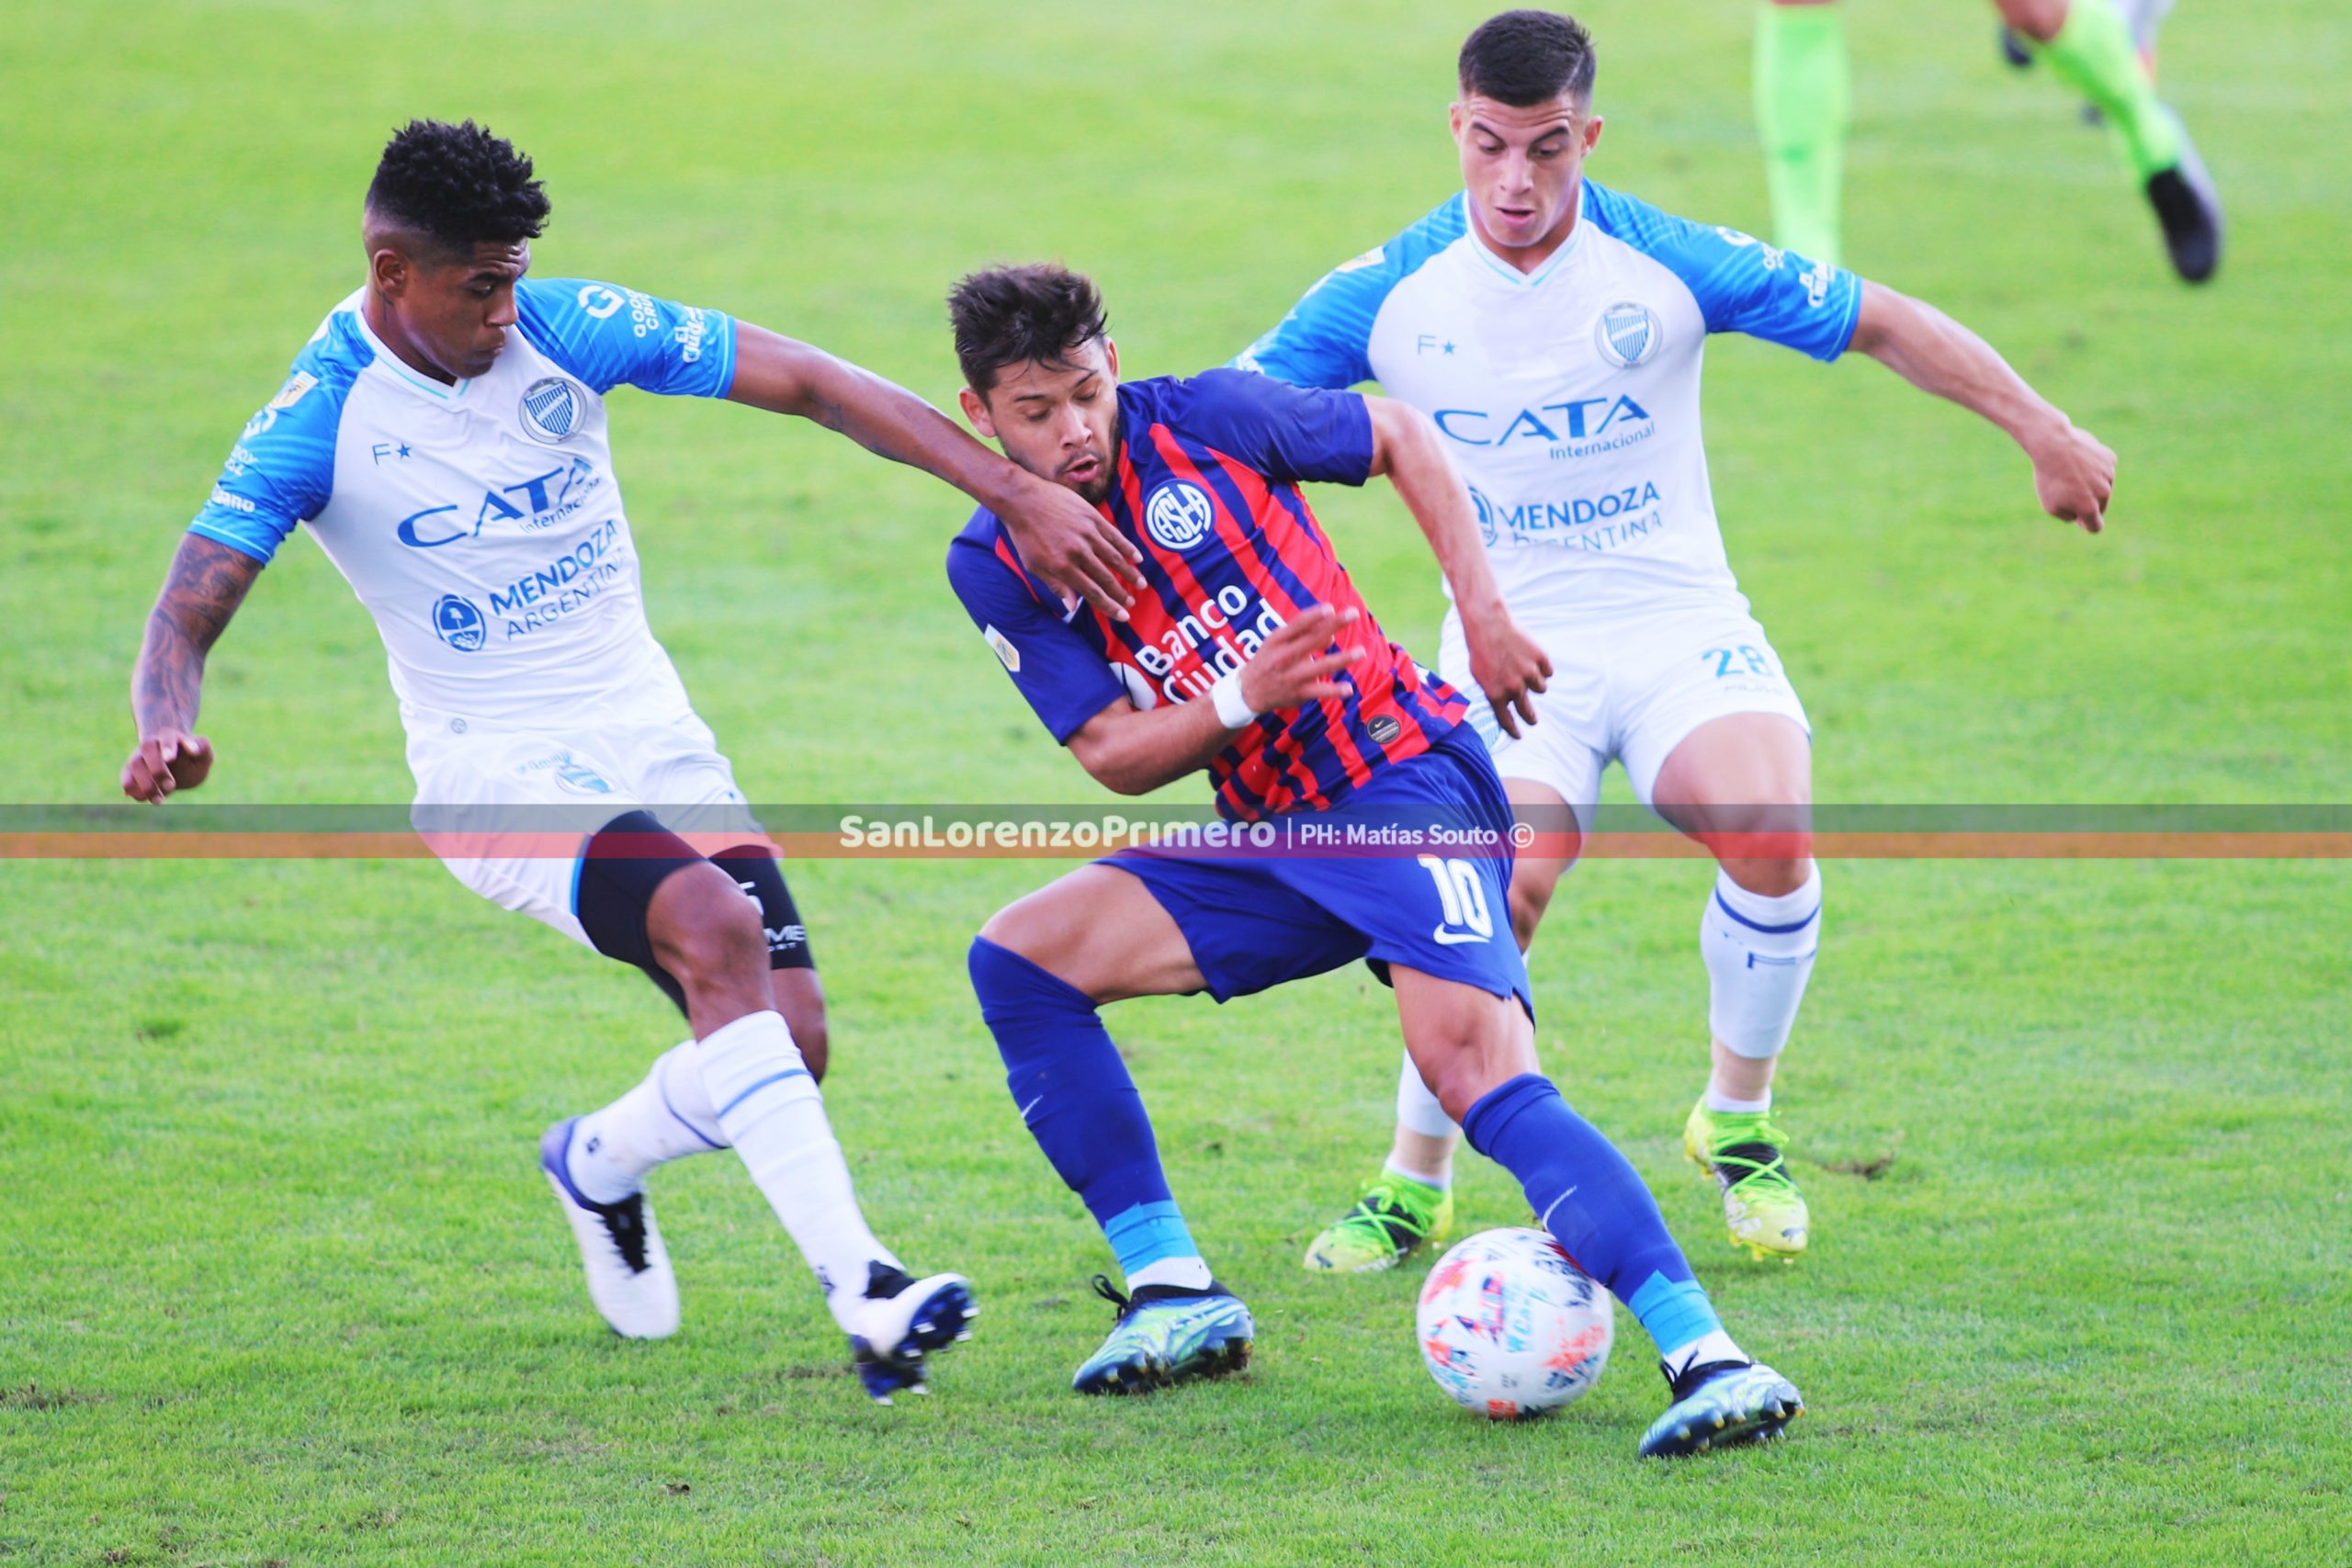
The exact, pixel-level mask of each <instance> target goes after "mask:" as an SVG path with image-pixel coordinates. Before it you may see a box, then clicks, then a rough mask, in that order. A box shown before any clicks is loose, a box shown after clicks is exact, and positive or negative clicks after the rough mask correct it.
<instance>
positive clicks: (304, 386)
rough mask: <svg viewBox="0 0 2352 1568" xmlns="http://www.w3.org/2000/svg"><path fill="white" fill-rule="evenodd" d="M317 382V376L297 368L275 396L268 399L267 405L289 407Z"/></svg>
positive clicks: (281, 407) (297, 401)
mask: <svg viewBox="0 0 2352 1568" xmlns="http://www.w3.org/2000/svg"><path fill="white" fill-rule="evenodd" d="M318 384H319V378H317V377H316V376H313V375H311V373H310V372H309V371H307V370H297V371H296V372H294V374H293V375H291V376H289V377H288V378H287V380H286V385H285V386H283V387H281V388H279V389H278V390H277V396H276V397H274V398H272V399H270V400H269V406H270V407H271V408H273V409H290V408H292V407H293V406H294V405H295V404H296V403H299V402H300V401H301V400H302V399H303V398H304V396H305V395H307V394H308V393H309V392H310V390H311V388H313V387H315V386H317V385H318Z"/></svg>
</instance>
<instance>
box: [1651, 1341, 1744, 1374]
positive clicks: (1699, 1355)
mask: <svg viewBox="0 0 2352 1568" xmlns="http://www.w3.org/2000/svg"><path fill="white" fill-rule="evenodd" d="M1658 1359H1659V1360H1660V1361H1661V1362H1663V1363H1664V1364H1665V1367H1666V1375H1667V1377H1668V1380H1669V1381H1671V1380H1673V1379H1675V1378H1679V1377H1680V1376H1681V1375H1682V1374H1683V1373H1684V1372H1686V1371H1689V1370H1690V1369H1691V1368H1692V1367H1694V1366H1697V1365H1699V1364H1700V1363H1701V1362H1702V1361H1745V1360H1747V1359H1750V1358H1749V1356H1748V1354H1747V1351H1745V1350H1743V1349H1741V1348H1739V1346H1738V1344H1737V1343H1736V1342H1735V1341H1734V1340H1733V1338H1732V1337H1731V1336H1730V1335H1728V1334H1725V1333H1724V1331H1723V1330H1722V1329H1720V1328H1718V1329H1715V1330H1713V1332H1712V1333H1708V1334H1702V1335H1701V1336H1700V1337H1698V1338H1696V1339H1693V1340H1692V1341H1691V1343H1690V1344H1688V1345H1680V1346H1677V1347H1676V1348H1673V1349H1671V1350H1669V1351H1668V1352H1667V1353H1666V1354H1665V1355H1663V1356H1661V1357H1659V1358H1658Z"/></svg>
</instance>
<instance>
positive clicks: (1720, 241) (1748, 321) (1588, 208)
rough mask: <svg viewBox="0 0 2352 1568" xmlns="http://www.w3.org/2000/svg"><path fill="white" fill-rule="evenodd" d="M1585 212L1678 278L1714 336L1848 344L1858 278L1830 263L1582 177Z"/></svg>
mask: <svg viewBox="0 0 2352 1568" xmlns="http://www.w3.org/2000/svg"><path fill="white" fill-rule="evenodd" d="M1584 216H1585V218H1586V220H1588V221H1589V222H1590V223H1592V224H1593V226H1594V227H1595V228H1598V229H1600V231H1602V232H1603V233H1607V234H1611V235H1614V236H1615V237H1616V238H1618V239H1620V240H1623V241H1624V242H1625V243H1627V244H1629V245H1631V246H1633V247H1634V249H1635V250H1637V251H1640V252H1642V253H1643V254H1645V255H1647V256H1648V257H1649V258H1650V259H1651V260H1653V261H1655V262H1657V263H1658V264H1659V265H1662V266H1664V267H1666V268H1667V269H1668V271H1670V272H1672V273H1673V274H1674V275H1675V276H1677V277H1679V278H1680V279H1681V280H1682V282H1683V286H1684V287H1685V288H1689V289H1690V290H1691V295H1692V297H1693V298H1695V299H1697V300H1698V301H1699V309H1700V310H1701V311H1702V313H1703V314H1704V315H1705V317H1706V320H1707V330H1708V331H1709V332H1711V333H1747V335H1748V336H1750V337H1759V338H1762V339H1764V340H1765V341H1766V342H1768V343H1777V344H1784V345H1786V346H1787V347H1790V348H1793V349H1797V350H1799V351H1801V352H1803V353H1805V354H1809V355H1813V357H1814V358H1815V359H1835V358H1837V357H1838V355H1841V354H1843V353H1845V352H1846V345H1847V344H1849V343H1851V342H1852V341H1853V337H1854V323H1855V322H1856V321H1858V320H1860V316H1861V310H1862V280H1861V279H1860V277H1858V276H1855V275H1854V274H1852V273H1850V272H1848V271H1846V270H1845V269H1844V268H1842V267H1835V266H1832V265H1829V264H1828V263H1827V262H1816V261H1808V260H1807V259H1805V258H1804V256H1801V255H1799V254H1796V253H1795V252H1794V251H1783V250H1780V249H1778V248H1776V247H1774V246H1771V245H1768V244H1766V243H1764V242H1763V241H1761V240H1758V239H1757V238H1756V237H1755V236H1753V235H1750V234H1743V233H1741V232H1740V231H1738V230H1736V229H1719V228H1710V227H1708V226H1707V225H1705V224H1702V223H1693V222H1691V220H1689V219H1687V218H1676V217H1673V216H1671V215H1669V214H1668V213H1664V212H1661V211H1659V210H1658V209H1657V208H1655V207H1652V206H1651V205H1650V204H1649V203H1648V202H1646V201H1640V200H1636V199H1635V198H1634V197H1630V196H1623V195H1621V194H1619V193H1618V192H1616V191H1612V190H1607V189H1604V188H1602V187H1601V186H1597V185H1594V184H1593V183H1592V182H1591V181H1589V180H1587V181H1586V182H1585V186H1584Z"/></svg>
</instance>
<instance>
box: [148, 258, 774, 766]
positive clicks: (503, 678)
mask: <svg viewBox="0 0 2352 1568" xmlns="http://www.w3.org/2000/svg"><path fill="white" fill-rule="evenodd" d="M360 300H361V295H360V294H354V295H352V297H351V298H349V299H345V301H343V303H342V304H340V305H337V306H336V307H335V308H334V311H333V312H332V313H331V314H329V315H328V317H327V319H326V320H325V321H324V322H322V324H321V325H320V327H319V330H318V331H317V333H314V334H313V335H312V336H311V342H310V344H309V345H308V346H307V347H305V348H304V349H303V350H302V352H301V354H300V355H299V356H297V357H296V359H295V361H294V366H293V372H292V375H291V377H290V378H288V381H287V383H286V385H285V387H284V388H283V389H281V390H280V391H279V392H278V394H277V396H276V397H275V398H273V399H271V400H269V403H268V405H267V406H266V407H265V408H263V410H262V411H261V412H259V413H257V414H255V415H254V418H253V420H252V422H251V423H248V424H247V425H246V426H245V430H244V434H243V435H242V436H241V437H240V438H239V439H238V442H237V445H236V446H235V449H234V450H232V452H231V453H230V455H229V461H228V464H227V466H226V468H223V470H222V471H221V475H220V483H219V484H218V485H217V486H216V487H215V488H214V490H213V491H212V496H211V499H210V501H209V502H207V503H206V505H205V507H204V509H203V510H202V511H201V512H199V513H197V516H196V520H195V522H194V523H193V524H191V525H190V528H191V530H192V531H193V532H195V533H198V534H200V535H202V536H205V537H206V538H209V539H213V540H216V541H218V542H220V543H221V544H224V545H227V546H229V547H232V548H233V549H237V550H242V551H243V552H244V553H245V554H246V555H249V556H251V557H253V558H254V559H255V560H260V561H266V560H268V559H269V558H271V556H272V555H273V554H274V553H276V551H277V547H278V546H279V545H280V544H281V543H283V542H284V540H285V539H286V537H287V536H288V535H289V534H291V533H292V532H293V531H294V528H295V525H297V524H302V525H308V526H309V528H310V530H311V533H312V535H313V536H315V537H316V538H317V539H318V541H319V544H320V546H321V547H322V548H323V549H324V550H325V551H326V553H327V555H328V558H330V559H332V560H333V561H334V564H335V566H336V568H337V570H340V571H341V572H342V573H343V575H344V576H345V579H347V580H348V581H350V583H351V586H352V588H353V589H354V590H355V591H356V592H357V593H358V595H359V598H360V602H361V603H363V604H366V605H367V606H368V612H369V613H370V614H371V615H374V616H375V618H376V626H377V630H378V631H379V633H380V634H381V635H382V637H383V639H384V648H385V650H386V652H387V653H388V654H389V655H390V661H391V680H392V689H393V690H394V691H395V692H396V693H397V694H399V695H400V698H401V705H402V711H403V715H404V716H412V715H411V714H410V710H411V709H413V708H426V709H433V710H437V711H438V712H440V713H442V714H447V715H455V716H473V717H477V718H481V719H486V720H490V721H492V722H493V723H497V724H503V725H505V726H509V727H513V728H527V729H561V728H571V727H576V726H578V725H579V724H581V723H582V722H583V721H587V722H593V721H594V717H595V716H596V714H597V712H598V710H599V708H600V707H601V706H603V705H605V704H608V703H610V702H611V701H612V700H613V699H615V698H616V696H620V695H624V694H628V693H629V692H630V691H631V690H632V689H633V688H634V687H637V686H639V685H640V684H642V683H645V682H653V683H656V684H660V685H662V686H664V687H669V686H673V685H674V676H673V671H671V670H670V667H669V660H668V657H667V656H666V655H665V654H664V653H663V652H662V648H661V645H660V644H659V643H657V642H655V641H654V639H653V634H652V631H651V629H650V627H649V626H647V625H646V621H645V606H644V601H643V598H642V596H641V594H640V592H639V580H638V559H637V548H636V546H635V544H634V542H633V541H632V540H631V538H630V535H629V525H628V514H627V513H626V512H625V511H624V510H623V508H622V504H621V492H620V483H619V480H618V479H616V477H615V475H614V472H613V460H612V448H611V445H610V443H609V442H608V440H607V439H606V433H605V393H606V392H608V391H610V390H611V389H613V388H615V387H616V386H621V385H624V384H626V385H629V386H635V387H640V388H643V389H646V390H647V391H651V392H662V393H671V394H678V395H685V396H695V397H721V396H724V395H725V394H726V392H727V391H728V389H729V387H730V386H731V385H732V384H733V380H734V374H735V323H734V322H733V321H731V320H729V318H728V317H726V316H723V315H721V314H719V313H718V311H715V310H695V309H692V308H690V307H686V306H682V305H676V304H673V303H671V302H669V301H667V300H662V299H653V298H651V297H650V296H648V295H644V294H639V293H637V292H635V291H634V290H630V289H625V288H616V287H614V286H612V285H610V284H605V283H594V282H589V281H585V280H582V279H579V278H547V279H538V278H526V279H525V280H524V281H522V282H520V283H518V284H517V285H516V286H515V309H516V312H517V315H518V320H517V321H516V322H515V325H514V326H512V327H509V328H508V329H507V332H506V344H505V347H504V348H503V350H501V351H500V353H499V355H498V358H497V360H496V362H495V363H494V364H493V366H492V368H491V369H490V371H489V372H488V373H487V374H485V375H482V376H479V377H476V378H473V379H471V380H467V381H458V382H457V383H455V384H445V383H443V382H440V381H435V380H433V379H431V378H427V377H424V376H422V375H419V374H417V373H416V372H415V371H413V370H412V369H410V368H409V367H407V366H406V365H404V364H403V363H401V360H400V358H399V357H398V356H397V355H393V354H392V353H391V352H390V350H389V349H387V348H386V347H385V346H384V345H383V344H381V343H380V342H379V341H378V340H377V338H376V335H375V334H374V333H372V332H370V331H369V330H368V323H367V321H366V319H365V317H364V316H363V315H362V313H361V310H360Z"/></svg>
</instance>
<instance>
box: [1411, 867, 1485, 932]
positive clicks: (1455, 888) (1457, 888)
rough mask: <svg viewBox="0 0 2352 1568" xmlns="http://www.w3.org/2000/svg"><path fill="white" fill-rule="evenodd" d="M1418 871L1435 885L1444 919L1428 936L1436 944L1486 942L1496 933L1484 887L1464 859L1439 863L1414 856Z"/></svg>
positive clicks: (1473, 869) (1480, 878)
mask: <svg viewBox="0 0 2352 1568" xmlns="http://www.w3.org/2000/svg"><path fill="white" fill-rule="evenodd" d="M1414 858H1415V859H1416V860H1418V861H1419V863H1420V866H1421V869H1422V870H1424V871H1426V872H1428V873H1429V874H1430V881H1432V882H1434V883H1436V884H1437V902H1438V908H1440V909H1442V911H1444V915H1445V919H1444V920H1443V922H1442V924H1440V925H1439V927H1438V928H1437V930H1436V931H1433V932H1431V933H1430V935H1431V936H1432V937H1434V938H1435V939H1436V940H1437V941H1438V942H1441V943H1443V944H1445V945H1447V946H1452V945H1453V944H1454V943H1455V942H1487V941H1489V940H1491V939H1492V938H1493V936H1494V934H1495V917H1494V912H1493V911H1492V910H1491V909H1489V908H1487V884H1486V881H1485V879H1483V878H1482V877H1480V876H1479V874H1478V868H1477V867H1476V865H1474V864H1472V863H1470V862H1468V861H1466V860H1440V859H1439V858H1438V857H1437V856H1435V855H1417V856H1415V857H1414Z"/></svg>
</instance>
